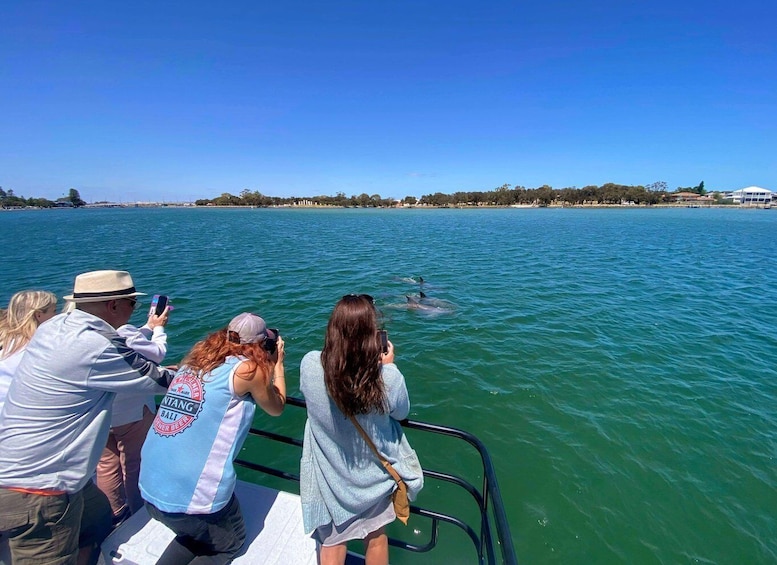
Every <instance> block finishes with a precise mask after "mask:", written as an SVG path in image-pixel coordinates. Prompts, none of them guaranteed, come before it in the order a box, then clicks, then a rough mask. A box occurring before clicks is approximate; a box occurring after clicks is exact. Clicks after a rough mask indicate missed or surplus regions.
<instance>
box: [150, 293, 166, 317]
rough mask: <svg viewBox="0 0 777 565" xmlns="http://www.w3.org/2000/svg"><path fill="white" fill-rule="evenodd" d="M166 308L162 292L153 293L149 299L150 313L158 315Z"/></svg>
mask: <svg viewBox="0 0 777 565" xmlns="http://www.w3.org/2000/svg"><path fill="white" fill-rule="evenodd" d="M165 308H167V296H165V295H164V294H155V295H154V298H153V299H152V300H151V313H152V314H154V315H156V316H159V315H160V314H162V313H163V312H164V311H165Z"/></svg>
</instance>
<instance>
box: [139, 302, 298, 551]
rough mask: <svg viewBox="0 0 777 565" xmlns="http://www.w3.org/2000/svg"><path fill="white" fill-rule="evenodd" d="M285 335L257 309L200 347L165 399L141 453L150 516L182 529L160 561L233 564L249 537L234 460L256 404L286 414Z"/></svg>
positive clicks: (142, 483) (142, 489)
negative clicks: (203, 560)
mask: <svg viewBox="0 0 777 565" xmlns="http://www.w3.org/2000/svg"><path fill="white" fill-rule="evenodd" d="M284 356H285V350H284V343H283V339H282V338H281V337H280V336H279V335H278V332H277V330H271V329H269V328H267V325H266V324H265V321H264V320H263V319H262V318H260V317H259V316H256V315H255V314H250V313H247V312H246V313H243V314H240V315H239V316H237V317H235V318H233V319H232V321H231V322H230V323H229V326H228V327H226V328H223V329H221V330H218V331H216V332H213V333H212V334H210V335H209V336H207V337H206V338H205V339H204V340H202V341H200V342H198V343H197V344H195V345H194V347H193V348H192V350H191V351H190V352H189V354H188V355H187V356H186V357H185V358H184V359H183V361H181V367H180V369H179V370H178V372H177V373H176V376H175V378H174V379H173V381H172V382H171V383H170V387H169V388H168V389H167V394H166V395H165V397H164V398H163V399H162V403H161V404H160V406H159V410H158V411H157V414H156V417H155V418H154V423H153V424H152V426H151V429H150V430H149V432H148V436H147V437H146V441H145V443H144V444H143V450H142V452H141V466H140V492H141V494H142V495H143V498H144V500H145V501H146V509H147V510H148V512H149V514H150V515H151V516H152V517H153V518H156V519H157V520H159V521H160V522H162V523H163V524H165V525H166V526H167V527H168V528H170V529H171V530H173V531H174V532H175V534H176V537H175V539H174V540H173V541H172V542H171V543H170V545H168V547H167V549H166V550H165V552H164V553H163V554H162V556H161V557H160V559H159V561H158V562H157V563H158V564H163V565H170V564H179V563H189V562H190V561H192V560H194V559H195V558H197V557H200V556H208V557H209V561H208V562H209V563H229V562H230V561H231V560H232V558H233V557H234V555H235V554H236V553H237V552H238V551H239V550H240V548H241V547H242V546H243V542H244V541H245V523H244V521H243V515H242V513H241V511H240V506H239V504H238V501H237V498H236V497H235V494H234V490H235V484H236V482H237V477H236V474H235V468H234V465H233V460H234V459H235V457H236V456H237V454H238V452H239V451H240V448H241V447H242V445H243V442H244V441H245V438H246V436H247V435H248V431H249V429H250V427H251V422H252V421H253V417H254V410H255V406H256V404H258V405H259V406H260V407H261V408H262V409H263V410H264V411H265V412H267V413H268V414H270V415H271V416H278V415H280V414H281V412H283V408H284V406H285V404H286V383H285V378H284V368H283V359H284Z"/></svg>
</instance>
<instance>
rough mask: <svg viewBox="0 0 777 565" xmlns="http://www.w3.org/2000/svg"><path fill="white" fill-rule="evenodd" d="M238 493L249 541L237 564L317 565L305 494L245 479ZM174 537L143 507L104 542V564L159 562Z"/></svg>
mask: <svg viewBox="0 0 777 565" xmlns="http://www.w3.org/2000/svg"><path fill="white" fill-rule="evenodd" d="M235 492H236V493H237V497H238V499H239V500H240V508H241V510H242V512H243V517H244V518H245V521H246V536H247V541H246V545H245V546H244V547H243V549H242V550H241V552H240V554H239V555H238V557H236V558H235V560H234V561H233V563H235V564H236V565H248V564H267V565H271V564H275V563H277V564H282V565H292V564H294V565H298V564H299V565H307V564H310V565H315V563H316V544H315V542H314V541H313V540H312V539H310V537H309V536H306V535H305V533H304V532H303V529H302V507H301V506H300V502H299V496H297V495H294V494H290V493H288V492H283V491H275V490H272V489H269V488H266V487H262V486H259V485H254V484H249V483H245V482H242V481H238V484H237V488H236V489H235ZM173 537H174V535H173V532H172V531H171V530H169V529H168V528H167V527H166V526H164V525H162V524H161V523H159V522H157V521H156V520H152V519H151V518H150V517H149V515H148V514H147V513H146V511H145V509H141V510H140V511H139V512H137V513H135V514H133V515H132V516H131V517H130V518H129V519H128V520H127V521H126V522H124V523H123V524H122V525H121V526H120V527H119V528H117V529H116V530H115V531H114V532H113V533H111V535H110V536H108V539H106V540H105V542H103V545H102V551H103V553H102V558H101V560H100V563H103V564H111V563H113V564H116V565H145V564H154V563H156V561H157V559H158V558H159V556H160V555H162V552H164V550H165V548H166V547H167V544H168V543H170V541H171V540H172V539H173Z"/></svg>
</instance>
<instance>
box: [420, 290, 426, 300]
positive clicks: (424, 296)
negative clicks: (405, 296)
mask: <svg viewBox="0 0 777 565" xmlns="http://www.w3.org/2000/svg"><path fill="white" fill-rule="evenodd" d="M420 295H421V298H426V293H425V292H424V291H423V290H422V291H421V292H420Z"/></svg>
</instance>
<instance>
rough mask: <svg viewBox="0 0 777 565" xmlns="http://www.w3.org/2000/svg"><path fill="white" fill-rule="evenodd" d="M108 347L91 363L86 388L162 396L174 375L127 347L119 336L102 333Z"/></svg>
mask: <svg viewBox="0 0 777 565" xmlns="http://www.w3.org/2000/svg"><path fill="white" fill-rule="evenodd" d="M104 337H106V338H108V344H107V346H106V347H105V349H104V350H103V351H102V353H101V354H100V355H99V356H97V358H96V359H95V360H94V363H93V364H92V369H91V371H90V373H89V376H88V377H87V385H88V386H90V387H92V388H96V389H100V390H107V391H111V392H142V391H149V392H152V393H154V394H163V393H164V392H166V391H167V387H168V386H169V385H170V381H172V380H173V377H174V376H175V372H174V371H169V370H167V369H164V368H163V367H160V366H159V365H158V364H156V363H154V362H153V361H151V360H149V359H147V358H146V357H144V356H143V355H141V354H140V353H138V352H137V351H135V350H134V349H132V348H131V347H129V346H127V344H126V342H125V340H124V338H122V337H121V336H118V335H116V334H115V333H114V334H113V335H109V334H107V333H106V334H104Z"/></svg>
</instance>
